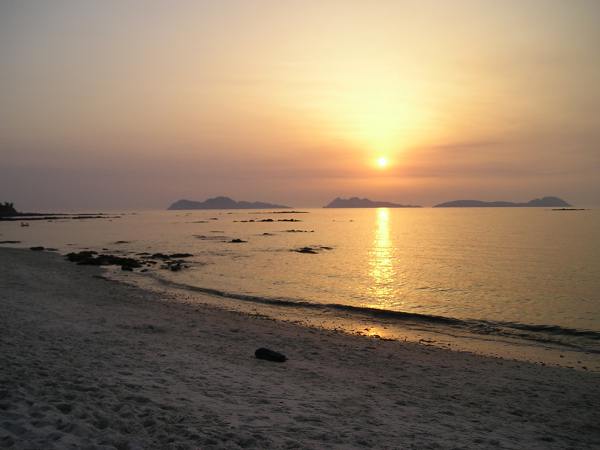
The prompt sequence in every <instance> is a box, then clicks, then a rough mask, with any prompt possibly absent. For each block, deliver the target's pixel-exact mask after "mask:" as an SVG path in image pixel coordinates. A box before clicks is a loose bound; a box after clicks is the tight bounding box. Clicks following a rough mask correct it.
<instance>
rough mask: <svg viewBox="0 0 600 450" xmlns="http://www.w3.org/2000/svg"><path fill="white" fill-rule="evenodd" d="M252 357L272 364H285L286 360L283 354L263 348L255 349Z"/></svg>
mask: <svg viewBox="0 0 600 450" xmlns="http://www.w3.org/2000/svg"><path fill="white" fill-rule="evenodd" d="M254 356H256V358H258V359H264V360H266V361H273V362H285V361H286V360H287V357H286V356H285V355H284V354H282V353H279V352H276V351H274V350H270V349H268V348H264V347H261V348H258V349H256V351H255V352H254Z"/></svg>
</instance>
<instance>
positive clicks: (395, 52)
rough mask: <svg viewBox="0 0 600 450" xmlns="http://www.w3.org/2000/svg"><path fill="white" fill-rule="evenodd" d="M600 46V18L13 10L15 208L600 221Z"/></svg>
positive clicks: (0, 98) (5, 131) (9, 119)
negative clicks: (330, 210)
mask: <svg viewBox="0 0 600 450" xmlns="http://www.w3.org/2000/svg"><path fill="white" fill-rule="evenodd" d="M599 43H600V1H597V0H590V1H581V0H570V1H562V0H560V1H551V0H543V1H542V0H540V1H532V0H529V1H528V0H518V1H497V0H493V1H492V0H490V1H483V0H482V1H459V0H453V1H442V0H439V1H425V0H418V1H402V0H395V1H384V0H377V1H366V0H365V1H351V0H343V1H334V0H320V1H310V0H303V1H285V0H273V1H271V0H264V1H262V0H238V1H233V0H231V1H227V0H215V1H200V0H196V1H183V0H179V1H178V0H165V1H146V0H140V1H133V0H120V1H107V0H102V1H101V0H95V1H86V0H72V1H61V0H53V1H42V0H40V1H28V0H14V1H10V0H0V69H1V71H0V201H2V200H13V201H15V202H16V203H17V206H18V207H19V208H20V209H26V210H31V209H44V208H45V209H77V208H79V209H97V208H148V207H155V208H162V207H166V206H167V205H168V204H169V203H170V202H171V201H174V200H177V199H179V198H190V199H204V198H206V197H209V196H214V195H219V194H223V195H229V196H231V197H234V198H236V199H246V200H264V201H273V202H278V203H286V204H291V205H295V206H321V205H322V204H324V203H326V202H328V201H329V200H331V198H333V197H336V196H349V195H358V196H368V197H370V198H373V199H378V200H390V201H399V202H407V203H417V204H424V205H429V204H432V203H437V202H441V201H446V200H452V199H457V198H480V199H487V200H494V199H504V200H519V201H524V200H529V199H531V198H533V197H536V196H541V195H558V196H561V197H564V198H565V199H567V200H569V201H571V202H574V203H576V204H580V205H596V206H599V205H600V145H599V144H600V47H599ZM379 157H385V158H387V159H388V160H389V165H388V166H387V167H386V168H384V169H381V168H379V167H377V166H376V164H375V161H376V160H377V158H379Z"/></svg>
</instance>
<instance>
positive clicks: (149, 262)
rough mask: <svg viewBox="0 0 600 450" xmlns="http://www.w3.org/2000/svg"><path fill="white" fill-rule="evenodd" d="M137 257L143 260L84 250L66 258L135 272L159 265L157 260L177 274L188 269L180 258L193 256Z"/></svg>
mask: <svg viewBox="0 0 600 450" xmlns="http://www.w3.org/2000/svg"><path fill="white" fill-rule="evenodd" d="M137 255H138V256H141V260H139V259H135V258H130V257H125V256H117V255H109V254H98V252H95V251H93V250H83V251H80V252H73V253H68V254H67V255H66V256H65V257H66V258H67V259H68V260H69V261H71V262H75V263H77V264H79V265H84V266H120V267H121V270H127V271H133V269H142V271H146V270H147V269H146V268H144V266H153V265H155V264H157V261H156V260H160V261H162V262H163V265H162V266H161V268H162V269H168V270H171V271H173V272H177V271H179V270H181V269H184V268H186V267H187V266H186V265H184V263H185V261H183V260H182V259H180V258H188V257H190V256H193V255H192V254H191V253H173V254H170V255H169V254H165V253H153V254H151V253H146V252H143V253H138V254H137Z"/></svg>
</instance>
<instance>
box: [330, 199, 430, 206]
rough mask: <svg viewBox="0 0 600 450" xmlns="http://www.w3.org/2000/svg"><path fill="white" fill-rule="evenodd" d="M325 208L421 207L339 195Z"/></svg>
mask: <svg viewBox="0 0 600 450" xmlns="http://www.w3.org/2000/svg"><path fill="white" fill-rule="evenodd" d="M323 208H420V206H417V205H401V204H399V203H391V202H380V201H374V200H369V199H368V198H358V197H351V198H347V199H346V198H341V197H337V198H335V199H334V200H332V201H331V202H330V203H329V204H327V205H325V206H323Z"/></svg>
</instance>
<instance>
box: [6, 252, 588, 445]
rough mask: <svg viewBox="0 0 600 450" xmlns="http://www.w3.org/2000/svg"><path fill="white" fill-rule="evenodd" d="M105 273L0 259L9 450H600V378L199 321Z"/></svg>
mask: <svg viewBox="0 0 600 450" xmlns="http://www.w3.org/2000/svg"><path fill="white" fill-rule="evenodd" d="M99 273H100V271H99V270H97V269H95V268H90V267H80V266H76V265H73V264H71V263H67V262H65V261H63V260H62V259H61V258H60V257H59V256H57V255H53V254H48V253H36V252H31V251H28V250H12V249H1V250H0V448H32V449H52V448H61V449H62V448H118V449H136V448H159V449H163V448H357V447H373V448H415V449H424V448H449V449H450V448H521V449H534V448H540V449H553V448H556V449H565V448H573V449H584V448H599V447H600V425H599V424H600V375H598V374H594V373H586V372H578V371H575V370H571V369H562V368H552V367H542V366H539V365H533V364H528V363H522V362H513V361H506V360H501V359H493V358H485V357H481V356H475V355H470V354H466V353H458V352H452V351H446V350H441V349H437V348H430V347H426V346H422V345H418V344H406V343H400V342H390V341H381V340H376V339H370V338H364V337H359V336H348V335H343V334H338V333H335V332H329V331H317V330H312V329H308V328H302V327H300V326H297V325H294V324H289V323H280V322H275V321H272V320H264V319H260V318H257V317H249V316H246V315H243V314H240V313H233V312H226V311H221V310H218V309H214V308H211V307H207V306H198V307H190V306H189V305H185V304H181V303H178V302H177V301H175V300H174V299H166V298H159V296H157V295H156V294H151V293H148V292H145V291H142V290H140V289H137V288H133V287H128V286H124V285H121V284H117V283H115V282H111V281H106V280H103V279H101V278H96V277H97V276H98V274H99ZM95 276H96V277H95ZM259 346H266V347H270V348H273V349H276V350H280V351H282V352H283V353H285V354H286V355H288V357H289V361H288V362H286V363H283V364H277V363H271V362H266V361H261V360H257V359H255V358H254V356H253V353H254V350H255V349H256V348H257V347H259Z"/></svg>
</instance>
